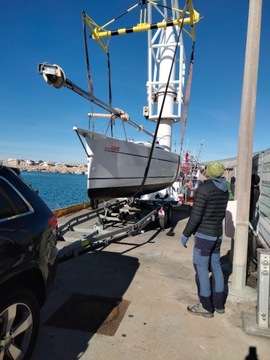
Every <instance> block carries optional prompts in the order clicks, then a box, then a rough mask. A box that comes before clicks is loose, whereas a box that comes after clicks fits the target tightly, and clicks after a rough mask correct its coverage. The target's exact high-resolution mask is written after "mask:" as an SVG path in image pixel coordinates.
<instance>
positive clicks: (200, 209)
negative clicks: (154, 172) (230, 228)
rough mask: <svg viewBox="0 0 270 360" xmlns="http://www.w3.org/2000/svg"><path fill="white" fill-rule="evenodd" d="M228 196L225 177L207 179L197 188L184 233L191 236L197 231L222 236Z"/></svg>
mask: <svg viewBox="0 0 270 360" xmlns="http://www.w3.org/2000/svg"><path fill="white" fill-rule="evenodd" d="M228 198H229V192H228V186H227V183H226V179H225V178H219V179H208V180H206V181H205V182H204V183H203V184H202V185H200V186H199V188H198V189H197V192H196V195H195V201H194V204H193V207H192V210H191V215H190V218H189V220H188V223H187V225H186V227H185V229H184V231H183V234H184V235H185V236H186V237H190V236H191V235H192V234H195V232H199V233H201V234H205V235H210V236H221V235H222V233H223V226H222V222H223V219H224V217H225V214H226V207H227V202H228Z"/></svg>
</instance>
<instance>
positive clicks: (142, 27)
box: [91, 10, 201, 40]
mask: <svg viewBox="0 0 270 360" xmlns="http://www.w3.org/2000/svg"><path fill="white" fill-rule="evenodd" d="M191 19H192V20H191ZM200 19H201V17H200V14H199V13H198V12H197V11H195V10H194V13H193V17H192V18H185V19H181V18H179V19H176V20H172V21H161V22H158V23H154V24H148V23H141V24H138V25H136V26H133V27H130V28H122V29H118V30H110V31H103V30H100V28H95V29H94V30H93V34H92V35H91V38H92V39H95V40H97V39H101V38H105V37H110V36H116V35H125V34H130V33H134V32H141V31H149V30H153V29H161V28H165V27H169V26H181V24H195V23H197V22H198V21H200Z"/></svg>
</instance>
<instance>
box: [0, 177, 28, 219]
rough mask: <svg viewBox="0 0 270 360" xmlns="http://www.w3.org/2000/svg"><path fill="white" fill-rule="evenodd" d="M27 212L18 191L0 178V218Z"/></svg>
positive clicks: (26, 207)
mask: <svg viewBox="0 0 270 360" xmlns="http://www.w3.org/2000/svg"><path fill="white" fill-rule="evenodd" d="M26 212H29V207H28V206H27V204H26V203H25V201H24V200H23V199H22V197H21V196H20V195H19V194H18V192H17V191H16V190H15V189H14V188H13V187H12V186H11V185H10V184H9V183H8V182H7V181H6V180H4V179H3V178H0V220H2V219H6V218H8V217H12V216H15V215H19V214H24V213H26Z"/></svg>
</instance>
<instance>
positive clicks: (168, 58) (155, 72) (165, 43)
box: [144, 0, 186, 150]
mask: <svg viewBox="0 0 270 360" xmlns="http://www.w3.org/2000/svg"><path fill="white" fill-rule="evenodd" d="M167 2H169V3H170V4H169V5H170V6H167ZM152 8H153V5H150V4H148V10H147V13H148V23H150V24H151V23H153V19H152V16H153V13H152ZM163 9H164V10H163V12H162V11H161V10H160V8H158V9H157V10H158V12H159V13H160V14H161V15H162V17H163V21H166V22H167V21H170V20H175V19H177V18H179V12H176V11H175V10H174V9H179V7H178V1H177V0H171V1H166V0H163ZM169 9H170V10H169ZM180 32H181V29H180V26H168V27H165V28H159V29H157V30H156V31H155V32H154V31H153V30H150V31H149V32H148V81H147V84H146V87H147V95H148V107H145V108H144V115H145V116H146V117H147V118H148V119H149V120H151V121H155V122H156V121H157V120H158V119H159V118H160V126H159V130H158V136H157V140H158V141H159V143H160V144H161V145H163V146H164V147H166V148H167V149H168V150H171V146H172V124H173V123H175V122H178V121H179V120H180V119H181V112H182V102H183V88H184V79H185V72H186V66H185V52H184V44H183V37H182V33H180ZM179 33H180V34H179Z"/></svg>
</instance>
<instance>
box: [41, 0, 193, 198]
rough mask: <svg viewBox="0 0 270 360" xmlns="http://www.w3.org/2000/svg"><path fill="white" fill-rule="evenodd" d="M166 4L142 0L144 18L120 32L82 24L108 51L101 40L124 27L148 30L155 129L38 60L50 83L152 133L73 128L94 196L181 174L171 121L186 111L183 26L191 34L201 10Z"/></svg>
mask: <svg viewBox="0 0 270 360" xmlns="http://www.w3.org/2000/svg"><path fill="white" fill-rule="evenodd" d="M168 3H170V4H168V6H167V2H166V1H165V0H163V2H162V6H161V7H158V3H153V2H148V1H143V2H142V3H140V5H141V13H140V23H139V24H137V25H136V26H134V27H132V28H129V29H121V31H120V32H119V31H117V30H115V31H108V30H106V28H105V26H100V27H99V26H97V25H96V23H95V22H94V21H93V20H92V19H91V18H90V17H89V16H88V15H86V13H83V20H84V24H86V25H88V27H89V28H90V30H91V37H92V39H94V40H97V42H98V43H99V45H101V46H102V47H105V50H106V51H107V48H106V46H105V45H103V43H102V39H104V38H106V37H112V36H114V35H119V34H123V32H124V30H125V33H130V32H136V31H138V32H141V31H144V30H146V31H148V76H149V78H148V81H147V93H148V105H147V106H145V107H144V116H145V118H146V119H148V120H149V121H153V122H155V123H156V124H157V128H156V132H155V134H151V133H149V132H147V131H145V130H144V129H143V127H142V126H139V125H136V124H135V123H133V122H132V121H131V119H130V118H129V116H128V115H127V114H126V113H125V112H124V111H122V110H120V109H118V108H113V107H112V106H111V105H107V104H106V103H105V102H103V101H101V100H99V99H97V98H96V97H95V96H94V95H93V94H92V93H90V92H87V91H84V90H83V89H81V88H79V87H78V86H77V85H75V84H74V83H73V82H71V81H70V80H68V79H67V78H66V76H65V74H64V71H63V70H62V69H61V68H60V67H59V66H58V65H50V64H47V63H43V64H39V73H40V74H42V75H43V77H44V79H45V81H46V82H47V83H48V84H50V85H52V86H54V87H55V88H60V87H62V86H64V87H67V88H69V89H71V90H73V91H74V92H76V93H78V94H79V95H82V96H83V97H85V98H86V99H88V100H89V101H91V102H93V103H95V104H96V105H98V106H99V107H101V108H103V109H105V110H106V111H108V112H109V114H110V116H111V117H114V118H116V119H120V120H123V121H124V122H125V123H128V124H130V125H132V126H135V127H136V128H137V130H142V131H144V132H146V133H147V134H148V135H150V136H151V142H138V141H137V142H135V141H127V140H119V139H115V138H112V137H108V136H105V135H103V134H98V133H96V132H94V131H90V130H87V129H82V128H78V127H74V130H75V131H76V133H77V135H78V136H79V138H80V140H81V143H82V145H83V147H84V149H85V152H86V154H87V161H88V173H87V189H88V195H89V197H90V199H93V200H96V199H98V200H100V199H110V198H116V197H134V196H135V197H139V196H141V195H144V194H150V193H153V192H157V191H159V190H163V189H166V188H168V187H170V186H171V185H172V184H173V183H174V182H175V180H176V179H177V177H178V175H179V171H180V154H179V155H178V154H176V153H173V152H172V151H171V145H172V125H173V124H174V123H175V122H178V121H179V120H180V119H181V115H182V103H183V97H184V96H183V92H184V91H183V89H184V83H185V76H186V70H185V53H184V45H183V38H182V29H183V26H184V25H185V24H188V25H190V26H191V29H192V31H191V33H190V36H191V38H192V39H193V38H194V33H193V32H194V24H195V23H196V22H197V21H199V20H200V15H199V14H198V13H197V12H196V11H195V10H194V8H193V4H192V1H191V0H190V1H187V2H186V7H185V9H184V10H180V9H179V7H178V1H177V0H171V1H168ZM137 5H138V4H137ZM135 7H136V6H135ZM135 7H132V9H133V8H135ZM129 10H130V9H129ZM153 10H157V11H158V14H159V16H160V15H161V16H162V19H161V20H162V21H161V22H159V23H153V22H152V18H153V15H152V13H153ZM187 10H188V11H187ZM110 23H111V22H108V23H107V24H110ZM104 117H105V115H104ZM82 138H83V139H82ZM83 140H84V141H83Z"/></svg>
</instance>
